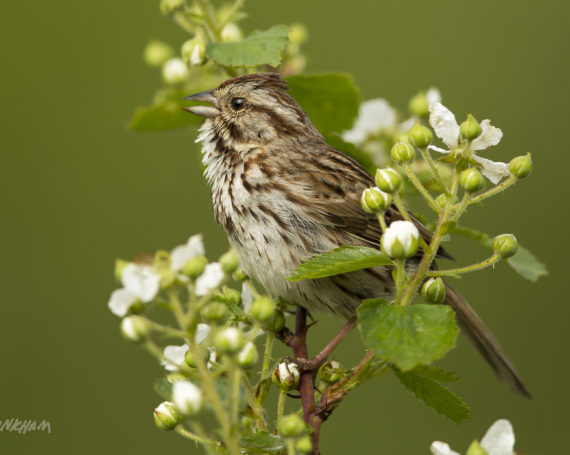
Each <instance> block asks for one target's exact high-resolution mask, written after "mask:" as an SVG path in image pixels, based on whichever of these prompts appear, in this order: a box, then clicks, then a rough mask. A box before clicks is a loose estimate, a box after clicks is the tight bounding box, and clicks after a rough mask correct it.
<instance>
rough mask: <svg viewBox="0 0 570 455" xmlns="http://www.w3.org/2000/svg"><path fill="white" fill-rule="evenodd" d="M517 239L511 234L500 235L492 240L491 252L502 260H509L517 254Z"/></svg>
mask: <svg viewBox="0 0 570 455" xmlns="http://www.w3.org/2000/svg"><path fill="white" fill-rule="evenodd" d="M517 249H518V243H517V238H516V237H515V236H514V235H513V234H501V235H498V236H497V237H495V238H494V239H493V250H494V251H495V252H496V253H499V254H500V255H501V257H502V258H510V257H511V256H514V254H515V253H516V252H517Z"/></svg>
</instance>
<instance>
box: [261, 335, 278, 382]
mask: <svg viewBox="0 0 570 455" xmlns="http://www.w3.org/2000/svg"><path fill="white" fill-rule="evenodd" d="M274 339H275V335H274V334H273V332H269V331H268V332H267V338H266V341H265V352H264V354H263V369H262V370H261V380H262V381H263V380H264V379H265V378H266V377H267V374H268V373H269V364H270V362H271V350H272V349H273V340H274Z"/></svg>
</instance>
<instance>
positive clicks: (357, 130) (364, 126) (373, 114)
mask: <svg viewBox="0 0 570 455" xmlns="http://www.w3.org/2000/svg"><path fill="white" fill-rule="evenodd" d="M395 125H396V111H394V109H392V107H391V106H390V104H389V103H388V102H387V101H386V100H384V99H382V98H376V99H373V100H368V101H365V102H363V103H362V104H360V109H359V110H358V117H357V118H356V120H355V122H354V125H353V126H352V129H350V130H346V131H343V133H342V138H343V139H344V140H345V141H346V142H350V143H352V144H360V143H362V142H364V141H365V140H366V139H367V138H368V137H369V136H370V135H372V134H374V133H378V132H379V131H382V130H386V129H390V128H393V127H394V126H395Z"/></svg>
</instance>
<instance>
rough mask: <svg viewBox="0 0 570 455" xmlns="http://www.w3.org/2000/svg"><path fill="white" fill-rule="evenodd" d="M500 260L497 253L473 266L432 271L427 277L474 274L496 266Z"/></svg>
mask: <svg viewBox="0 0 570 455" xmlns="http://www.w3.org/2000/svg"><path fill="white" fill-rule="evenodd" d="M500 260H501V255H500V254H498V253H495V254H493V255H492V256H491V257H489V258H487V259H485V260H484V261H480V262H477V263H475V264H471V265H466V266H465V267H457V268H455V269H449V270H433V271H430V272H428V273H427V274H428V276H457V275H460V274H461V273H468V272H476V271H477V270H481V269H484V268H485V267H489V266H491V265H494V264H496V263H497V262H499V261H500Z"/></svg>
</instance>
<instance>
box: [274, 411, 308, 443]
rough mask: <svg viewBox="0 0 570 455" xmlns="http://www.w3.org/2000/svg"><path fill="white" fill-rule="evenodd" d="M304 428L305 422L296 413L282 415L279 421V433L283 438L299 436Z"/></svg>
mask: <svg viewBox="0 0 570 455" xmlns="http://www.w3.org/2000/svg"><path fill="white" fill-rule="evenodd" d="M305 430H306V426H305V422H303V419H302V418H301V417H299V416H298V415H297V414H289V415H286V416H283V417H282V418H281V421H280V422H279V434H280V435H281V436H283V437H284V438H295V437H297V436H301V435H302V434H303V433H304V432H305Z"/></svg>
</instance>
